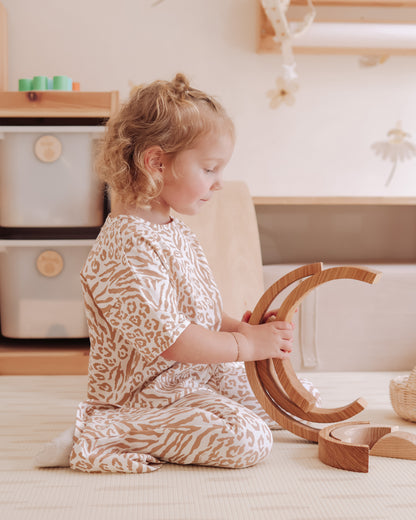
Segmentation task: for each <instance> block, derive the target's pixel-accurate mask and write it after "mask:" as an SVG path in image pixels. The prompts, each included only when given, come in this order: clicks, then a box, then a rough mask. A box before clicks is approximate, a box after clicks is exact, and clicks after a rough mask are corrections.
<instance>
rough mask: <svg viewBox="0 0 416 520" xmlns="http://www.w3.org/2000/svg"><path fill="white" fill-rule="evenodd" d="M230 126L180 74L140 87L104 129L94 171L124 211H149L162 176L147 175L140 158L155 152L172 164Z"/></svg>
mask: <svg viewBox="0 0 416 520" xmlns="http://www.w3.org/2000/svg"><path fill="white" fill-rule="evenodd" d="M224 123H225V128H226V129H227V130H228V131H229V132H230V134H231V135H232V136H233V137H234V125H233V123H232V121H231V119H230V118H229V116H228V115H227V113H226V111H225V109H224V108H223V106H222V105H221V104H220V103H219V102H218V101H216V100H215V99H214V98H213V97H211V96H208V95H207V94H205V93H204V92H202V91H201V90H197V89H195V88H192V87H191V86H190V84H189V82H188V80H187V78H186V77H185V76H184V75H183V74H176V76H175V78H174V79H173V80H172V81H162V80H160V81H154V82H153V83H150V84H147V85H140V86H139V87H137V88H136V89H135V91H134V92H133V93H132V94H131V96H130V98H129V100H128V101H127V103H126V104H124V105H123V106H122V107H121V109H120V110H119V112H118V113H117V114H116V115H115V116H113V117H111V118H110V119H109V121H108V123H107V128H106V133H105V137H104V139H103V140H102V142H101V143H100V146H99V150H98V154H97V158H96V170H97V172H98V174H99V176H100V178H101V179H102V180H103V181H104V182H105V183H106V185H107V187H108V188H109V189H110V192H112V191H114V192H115V193H116V194H117V196H118V197H119V199H120V200H121V201H122V202H123V203H125V204H128V205H132V206H136V207H142V208H147V207H149V204H150V203H151V201H152V200H153V199H154V198H156V197H157V196H158V195H159V194H160V192H161V190H162V188H163V171H160V172H155V171H149V169H148V168H147V167H146V165H145V161H144V152H145V151H146V150H147V149H148V148H150V147H152V146H159V147H160V148H161V149H162V151H163V152H164V153H165V154H170V155H171V157H172V158H173V159H174V158H175V156H176V154H178V153H179V152H181V151H183V150H186V149H189V148H190V147H191V146H192V144H193V143H194V142H195V141H196V140H197V139H198V138H199V137H201V136H202V135H204V134H207V133H209V132H210V131H212V130H214V129H217V128H218V126H219V125H221V124H224Z"/></svg>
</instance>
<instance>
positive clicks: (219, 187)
mask: <svg viewBox="0 0 416 520" xmlns="http://www.w3.org/2000/svg"><path fill="white" fill-rule="evenodd" d="M222 188H223V180H222V176H220V177H218V178H217V180H216V181H215V182H214V184H213V185H212V189H213V190H215V191H217V190H222Z"/></svg>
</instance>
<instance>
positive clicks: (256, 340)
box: [162, 316, 293, 363]
mask: <svg viewBox="0 0 416 520" xmlns="http://www.w3.org/2000/svg"><path fill="white" fill-rule="evenodd" d="M292 342H293V325H291V324H290V323H285V322H282V321H272V322H268V323H264V324H261V325H249V324H248V323H244V322H241V321H238V320H233V319H232V318H230V317H228V316H224V321H223V324H222V327H221V331H219V332H216V331H212V330H208V329H206V328H204V327H202V326H200V325H194V324H191V325H189V326H188V327H187V328H186V329H185V330H184V332H183V333H182V334H181V335H180V336H179V338H178V339H177V340H176V341H175V343H174V344H173V345H172V346H171V347H170V348H168V349H167V350H165V352H164V353H163V354H162V356H163V357H164V358H165V359H167V360H169V361H179V362H181V363H226V362H229V361H256V360H260V359H269V358H280V359H283V358H287V357H288V356H289V354H290V352H291V351H292Z"/></svg>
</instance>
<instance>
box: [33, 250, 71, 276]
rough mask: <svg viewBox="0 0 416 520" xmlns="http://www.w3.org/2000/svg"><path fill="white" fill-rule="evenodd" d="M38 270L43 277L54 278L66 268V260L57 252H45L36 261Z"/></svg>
mask: <svg viewBox="0 0 416 520" xmlns="http://www.w3.org/2000/svg"><path fill="white" fill-rule="evenodd" d="M36 268H37V270H38V271H39V272H40V274H42V275H43V276H47V277H48V278H52V277H53V276H58V274H59V273H60V272H61V271H62V269H63V268H64V260H63V258H62V256H61V255H60V254H59V253H58V252H57V251H52V250H47V251H43V252H42V253H41V254H40V255H39V256H38V258H37V260H36Z"/></svg>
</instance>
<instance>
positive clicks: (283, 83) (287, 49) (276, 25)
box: [261, 0, 316, 108]
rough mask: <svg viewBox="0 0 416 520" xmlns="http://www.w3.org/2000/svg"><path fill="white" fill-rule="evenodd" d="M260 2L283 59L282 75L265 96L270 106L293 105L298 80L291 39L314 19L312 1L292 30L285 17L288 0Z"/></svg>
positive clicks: (303, 31)
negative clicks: (283, 103) (268, 99)
mask: <svg viewBox="0 0 416 520" xmlns="http://www.w3.org/2000/svg"><path fill="white" fill-rule="evenodd" d="M261 3H262V6H263V8H264V11H265V13H266V15H267V18H268V19H269V20H270V23H271V24H272V27H273V30H274V32H275V36H274V39H275V41H276V42H277V43H278V44H280V47H281V51H282V60H283V65H282V75H281V76H279V77H278V78H277V81H276V84H277V88H276V89H274V90H269V92H268V93H267V96H268V97H270V98H271V99H270V107H271V108H277V107H279V106H280V105H281V103H282V102H285V103H286V104H287V105H293V104H294V102H295V96H294V93H295V92H296V90H297V89H298V88H299V81H298V74H297V72H296V62H295V58H294V55H293V50H292V40H293V39H294V38H296V37H297V36H301V35H302V34H304V33H305V32H306V31H307V29H309V27H310V26H311V24H312V22H313V20H314V19H315V15H316V10H315V8H314V6H313V5H312V1H311V0H307V5H308V8H309V11H308V12H307V13H306V14H305V17H304V19H303V21H302V22H300V23H299V24H293V26H294V30H292V29H291V27H290V26H289V22H288V20H287V18H286V12H287V9H288V7H289V4H290V0H261Z"/></svg>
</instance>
